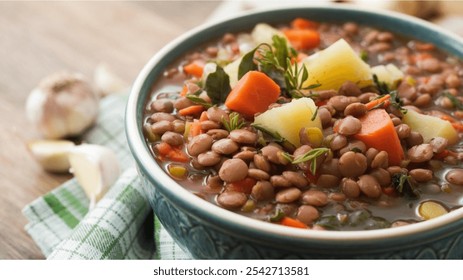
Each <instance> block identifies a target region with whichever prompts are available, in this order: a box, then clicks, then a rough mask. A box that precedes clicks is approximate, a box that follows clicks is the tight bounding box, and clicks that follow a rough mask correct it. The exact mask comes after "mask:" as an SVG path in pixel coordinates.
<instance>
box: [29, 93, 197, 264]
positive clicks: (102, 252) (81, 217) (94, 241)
mask: <svg viewBox="0 0 463 280" xmlns="http://www.w3.org/2000/svg"><path fill="white" fill-rule="evenodd" d="M126 101H127V95H126V94H124V95H110V96H108V97H106V98H104V99H103V100H102V101H101V104H100V115H99V117H98V121H97V123H96V125H95V126H94V127H93V128H92V129H91V130H90V131H89V132H87V133H86V134H85V135H84V139H85V141H86V142H88V143H93V144H99V145H104V146H107V147H108V148H110V149H112V150H113V151H114V152H115V153H116V154H117V156H118V159H119V163H120V165H121V167H122V169H123V170H124V172H123V174H122V175H121V176H120V177H119V179H118V180H117V182H116V183H115V184H114V185H113V186H112V187H111V189H110V190H109V191H108V193H107V194H106V195H105V196H104V197H103V198H102V199H101V200H100V201H99V202H98V203H97V204H96V206H95V207H94V208H93V209H92V210H91V211H90V212H89V200H88V198H87V197H86V195H85V193H84V191H83V189H82V188H81V187H80V186H79V184H78V183H77V181H76V180H75V179H71V180H69V181H67V182H66V183H64V184H62V185H61V186H59V187H57V188H56V189H54V190H53V191H51V192H50V193H48V194H46V195H44V196H42V197H40V198H38V199H36V200H35V201H33V202H32V203H31V204H29V205H27V206H26V207H25V208H24V209H23V214H24V215H25V216H26V218H27V219H28V221H29V223H28V224H27V225H26V231H27V232H28V233H29V234H30V235H31V236H32V238H33V239H34V241H35V242H36V243H37V245H38V246H39V247H40V249H41V250H42V252H43V254H44V255H45V256H46V257H47V258H48V259H152V258H155V259H188V258H190V257H189V255H188V254H187V253H185V252H184V251H182V249H180V247H178V246H177V245H176V244H175V242H174V241H173V240H172V238H171V237H170V236H169V234H168V233H167V232H166V231H165V229H164V228H163V227H162V225H161V224H160V222H159V220H158V219H157V218H156V217H155V216H153V215H152V210H151V207H150V206H149V204H148V201H147V199H146V197H145V194H144V193H143V191H142V186H141V182H140V181H139V179H138V176H137V173H136V170H135V168H134V167H133V166H134V161H133V159H132V157H131V155H130V151H129V148H128V145H127V141H126V138H125V132H124V112H125V105H126Z"/></svg>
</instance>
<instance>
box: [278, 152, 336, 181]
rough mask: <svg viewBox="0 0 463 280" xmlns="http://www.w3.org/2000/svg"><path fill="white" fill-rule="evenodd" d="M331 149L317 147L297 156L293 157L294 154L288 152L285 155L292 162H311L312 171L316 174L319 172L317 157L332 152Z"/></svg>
mask: <svg viewBox="0 0 463 280" xmlns="http://www.w3.org/2000/svg"><path fill="white" fill-rule="evenodd" d="M330 152H331V150H330V149H329V148H315V149H312V150H310V151H308V152H307V153H305V154H302V155H300V156H297V157H295V158H294V157H293V156H292V155H290V154H288V153H284V154H283V155H284V157H285V158H286V159H288V160H289V161H290V162H291V163H292V164H299V163H304V162H310V168H309V170H310V172H311V173H312V174H314V175H315V173H317V159H318V158H319V157H320V156H322V155H325V154H327V153H330Z"/></svg>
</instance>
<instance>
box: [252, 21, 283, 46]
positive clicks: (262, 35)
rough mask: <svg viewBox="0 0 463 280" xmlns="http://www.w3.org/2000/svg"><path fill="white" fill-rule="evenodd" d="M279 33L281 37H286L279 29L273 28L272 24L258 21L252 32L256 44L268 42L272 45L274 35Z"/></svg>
mask: <svg viewBox="0 0 463 280" xmlns="http://www.w3.org/2000/svg"><path fill="white" fill-rule="evenodd" d="M274 35H278V36H280V37H283V38H286V37H285V34H283V32H281V31H280V30H278V29H275V28H273V27H272V26H270V25H268V24H266V23H258V24H256V26H255V27H254V29H253V30H252V32H251V36H252V39H253V40H254V42H255V43H256V44H262V43H266V44H269V45H271V44H272V43H273V40H272V37H273V36H274Z"/></svg>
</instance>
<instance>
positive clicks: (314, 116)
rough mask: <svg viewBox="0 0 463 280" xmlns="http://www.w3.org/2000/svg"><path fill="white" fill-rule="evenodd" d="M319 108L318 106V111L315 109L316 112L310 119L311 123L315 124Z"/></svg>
mask: <svg viewBox="0 0 463 280" xmlns="http://www.w3.org/2000/svg"><path fill="white" fill-rule="evenodd" d="M319 108H320V107H318V106H317V109H315V112H314V113H313V114H312V118H310V121H312V122H313V121H314V120H315V119H316V118H317V115H318V109H319Z"/></svg>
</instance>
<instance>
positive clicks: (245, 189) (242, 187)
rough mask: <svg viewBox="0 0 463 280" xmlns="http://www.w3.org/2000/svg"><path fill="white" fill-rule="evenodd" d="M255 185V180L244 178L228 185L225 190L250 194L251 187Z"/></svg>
mask: <svg viewBox="0 0 463 280" xmlns="http://www.w3.org/2000/svg"><path fill="white" fill-rule="evenodd" d="M256 183H257V180H256V179H253V178H251V177H246V178H244V179H243V180H240V181H237V182H233V183H230V184H228V186H227V190H230V191H236V192H242V193H245V194H250V193H251V191H252V187H254V185H255V184H256Z"/></svg>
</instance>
